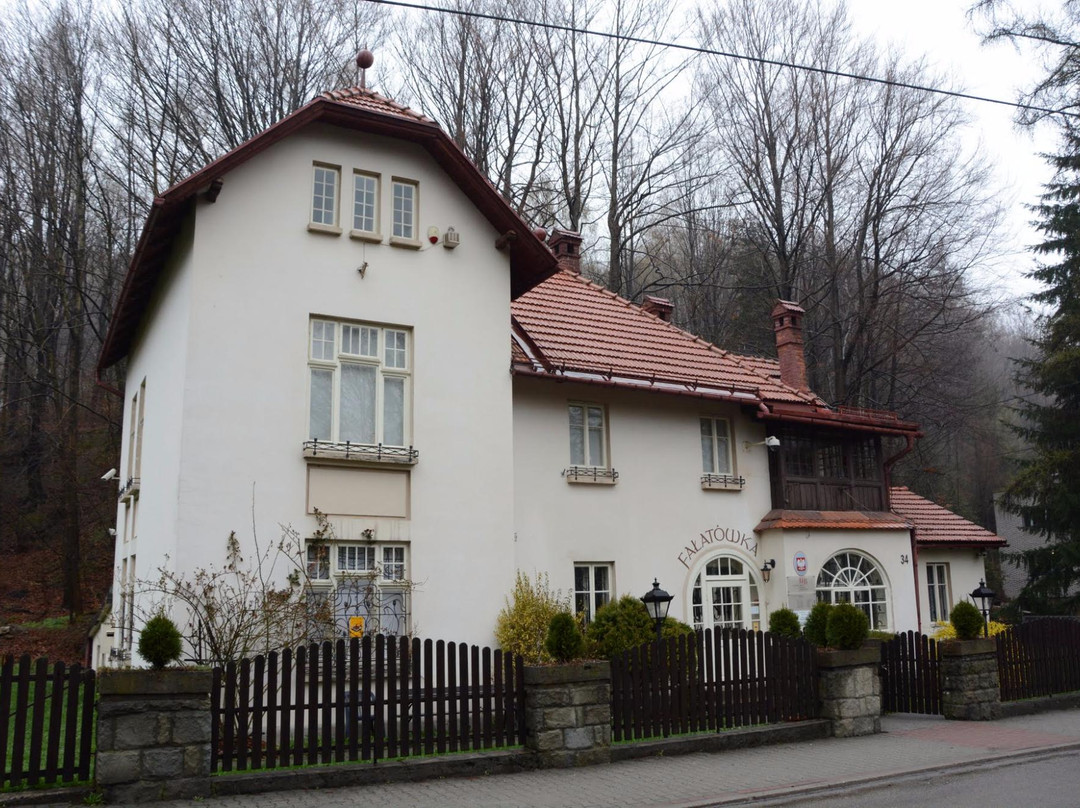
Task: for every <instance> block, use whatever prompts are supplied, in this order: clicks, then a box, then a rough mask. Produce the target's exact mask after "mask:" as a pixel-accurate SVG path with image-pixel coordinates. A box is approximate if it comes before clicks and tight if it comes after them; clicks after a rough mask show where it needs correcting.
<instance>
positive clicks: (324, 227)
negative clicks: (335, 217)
mask: <svg viewBox="0 0 1080 808" xmlns="http://www.w3.org/2000/svg"><path fill="white" fill-rule="evenodd" d="M307 229H308V232H309V233H325V234H326V235H328V236H340V235H341V228H340V227H337V226H336V225H332V224H316V223H315V222H308V226H307Z"/></svg>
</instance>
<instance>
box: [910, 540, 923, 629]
mask: <svg viewBox="0 0 1080 808" xmlns="http://www.w3.org/2000/svg"><path fill="white" fill-rule="evenodd" d="M915 531H916V527H915V525H912V526H911V567H912V570H911V574H912V575H913V576H914V578H915V624H916V625H917V626H918V629H919V633H920V634H922V633H923V630H922V599H921V598H920V597H919V543H918V542H917V541H916V540H915Z"/></svg>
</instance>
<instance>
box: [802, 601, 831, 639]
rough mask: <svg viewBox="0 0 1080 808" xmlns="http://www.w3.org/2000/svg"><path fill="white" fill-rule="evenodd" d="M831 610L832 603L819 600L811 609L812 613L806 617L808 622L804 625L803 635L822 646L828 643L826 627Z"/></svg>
mask: <svg viewBox="0 0 1080 808" xmlns="http://www.w3.org/2000/svg"><path fill="white" fill-rule="evenodd" d="M831 611H832V604H831V603H826V602H825V601H818V602H817V603H815V604H814V608H813V609H811V610H810V615H809V616H808V617H807V618H806V624H805V625H804V626H803V636H804V637H806V639H807V640H808V641H809V642H811V643H813V644H814V645H817V646H822V647H823V646H825V645H826V644H827V642H826V639H825V628H826V626H827V625H828V622H829V612H831Z"/></svg>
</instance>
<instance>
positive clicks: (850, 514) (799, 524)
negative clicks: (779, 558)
mask: <svg viewBox="0 0 1080 808" xmlns="http://www.w3.org/2000/svg"><path fill="white" fill-rule="evenodd" d="M909 527H910V525H909V524H908V521H907V520H906V519H904V518H903V517H901V516H897V515H896V514H895V513H886V512H883V511H791V510H784V509H782V508H777V509H776V510H772V511H769V512H768V513H767V514H765V516H764V518H763V519H762V520H761V521H760V522H759V523H758V525H757V527H755V528H754V530H755V531H758V532H760V531H762V530H774V529H781V530H783V529H788V530H792V529H800V528H805V529H813V530H907V529H908V528H909Z"/></svg>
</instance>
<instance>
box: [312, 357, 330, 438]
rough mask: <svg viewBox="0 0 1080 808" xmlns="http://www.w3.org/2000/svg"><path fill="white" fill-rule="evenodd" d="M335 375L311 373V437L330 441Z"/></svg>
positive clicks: (316, 371)
mask: <svg viewBox="0 0 1080 808" xmlns="http://www.w3.org/2000/svg"><path fill="white" fill-rule="evenodd" d="M333 400H334V373H333V371H331V370H315V369H314V368H312V371H311V413H310V427H309V431H310V433H311V434H310V437H311V438H312V439H317V440H329V439H330V429H331V421H332V419H333V412H334V404H333Z"/></svg>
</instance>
